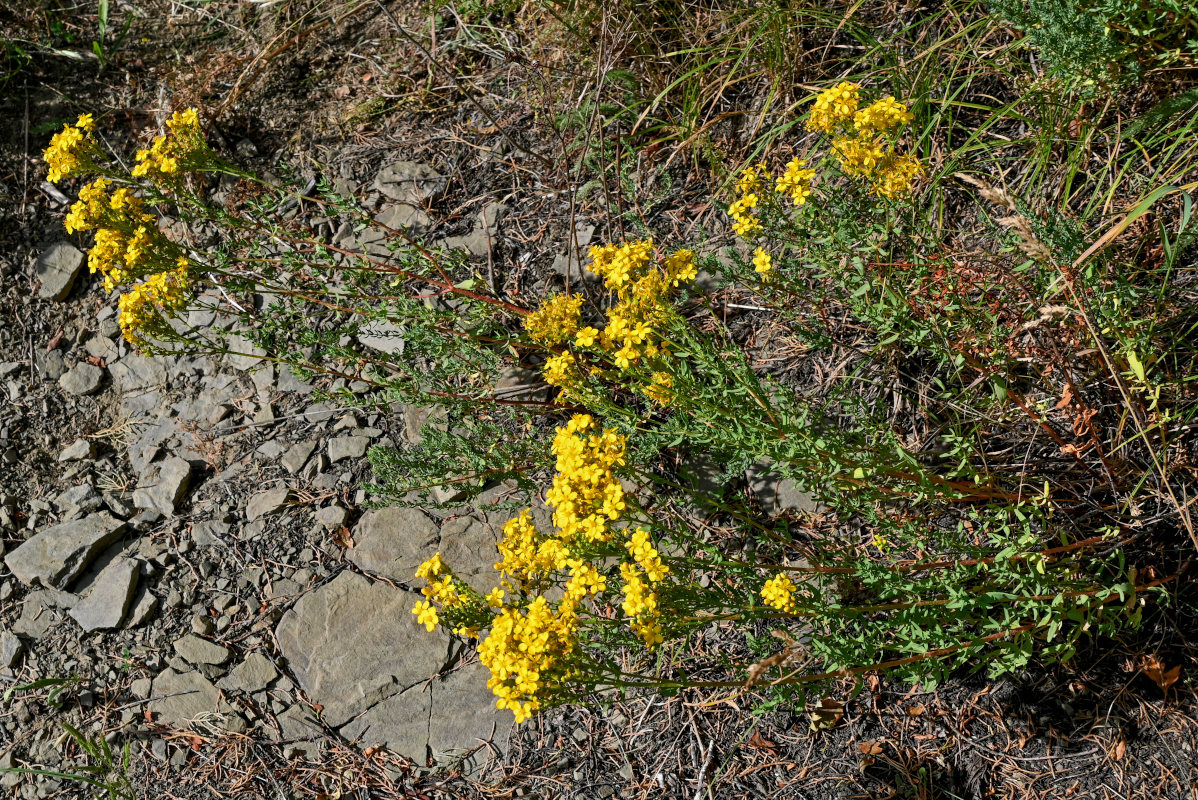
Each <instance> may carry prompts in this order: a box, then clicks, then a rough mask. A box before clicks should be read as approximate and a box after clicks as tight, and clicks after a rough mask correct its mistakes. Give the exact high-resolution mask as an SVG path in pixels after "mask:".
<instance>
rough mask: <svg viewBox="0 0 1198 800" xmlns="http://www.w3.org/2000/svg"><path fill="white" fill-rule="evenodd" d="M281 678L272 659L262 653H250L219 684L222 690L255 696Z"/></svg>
mask: <svg viewBox="0 0 1198 800" xmlns="http://www.w3.org/2000/svg"><path fill="white" fill-rule="evenodd" d="M278 677H279V671H278V670H276V669H275V665H274V664H272V663H270V659H269V658H267V657H266V656H264V655H262V654H261V653H250V654H249V655H248V656H246V657H245V661H242V662H241V663H240V664H238V665H237V666H236V667H234V668H233V671H232V672H230V673H229V674H228V675H226V676H225V677H224V678H222V679H221V680H220V681H218V682H217V684H216V685H217V686H218V687H220V688H221V689H236V690H239V691H242V692H247V693H249V694H253V693H254V692H260V691H262V690H263V689H265V688H266V687H267V686H269V685H270V684H271V683H272V682H274V681H275V680H276V679H278Z"/></svg>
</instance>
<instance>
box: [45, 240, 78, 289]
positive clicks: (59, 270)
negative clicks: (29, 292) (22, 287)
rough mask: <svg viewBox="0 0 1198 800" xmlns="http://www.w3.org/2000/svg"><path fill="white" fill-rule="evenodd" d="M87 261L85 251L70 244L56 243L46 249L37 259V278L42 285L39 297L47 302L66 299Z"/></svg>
mask: <svg viewBox="0 0 1198 800" xmlns="http://www.w3.org/2000/svg"><path fill="white" fill-rule="evenodd" d="M85 259H86V256H85V255H84V254H83V251H81V250H79V248H77V247H75V246H74V245H73V244H71V243H70V242H55V243H54V244H52V245H50V246H49V247H48V248H46V250H45V252H43V253H42V254H41V255H40V256H38V259H37V277H38V280H40V281H41V283H42V287H41V289H39V290H38V293H37V296H38V297H41V298H43V299H46V300H62V299H64V298H66V296H67V295H68V294H70V292H71V287H72V286H74V285H75V278H76V277H77V276H78V275H79V271H80V270H81V269H83V262H84V260H85Z"/></svg>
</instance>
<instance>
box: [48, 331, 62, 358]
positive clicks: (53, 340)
mask: <svg viewBox="0 0 1198 800" xmlns="http://www.w3.org/2000/svg"><path fill="white" fill-rule="evenodd" d="M60 344H62V328H59V329H58V333H56V334H54V335H53V336H51V337H50V341H48V342H46V352H47V353H49V352H50V351H51V350H57V349H58V346H59V345H60Z"/></svg>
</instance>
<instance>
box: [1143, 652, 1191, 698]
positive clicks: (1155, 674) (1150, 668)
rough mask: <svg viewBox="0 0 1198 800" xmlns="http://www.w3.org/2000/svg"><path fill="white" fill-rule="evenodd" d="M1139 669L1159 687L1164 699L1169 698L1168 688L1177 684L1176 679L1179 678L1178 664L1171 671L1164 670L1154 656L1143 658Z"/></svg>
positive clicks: (1179, 666)
mask: <svg viewBox="0 0 1198 800" xmlns="http://www.w3.org/2000/svg"><path fill="white" fill-rule="evenodd" d="M1140 669H1141V671H1143V673H1144V674H1145V675H1147V676H1148V677H1149V678H1151V679H1152V682H1153V683H1155V684H1156V685H1157V686H1159V687H1161V692H1162V693H1163V694H1164V695H1165V697H1166V698H1168V696H1169V687H1170V686H1172V685H1173V684H1175V683H1177V679H1178V678H1180V677H1181V665H1180V664H1178V665H1177V666H1176V667H1173V669H1165V665H1164V664H1162V663H1161V662H1160V660H1159V659H1157V657H1156V656H1144V660H1143V661H1142V662H1141V663H1140Z"/></svg>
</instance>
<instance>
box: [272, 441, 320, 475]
mask: <svg viewBox="0 0 1198 800" xmlns="http://www.w3.org/2000/svg"><path fill="white" fill-rule="evenodd" d="M315 449H316V442H314V441H307V442H297V443H296V444H293V445H291V447H290V448H289V449H288V450H287V452H286V453H284V454H283V457H282V458H280V459H279V463H280V464H282V465H283V469H285V470H287V472H288V473H289V474H291V475H294V474H295V473H297V472H299V471H300V470H301V469H303V467H304V464H306V463H307V462H308V457H309V456H311V455H312V451H313V450H315Z"/></svg>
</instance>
